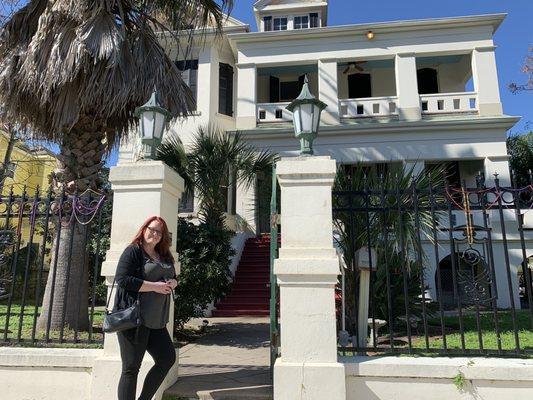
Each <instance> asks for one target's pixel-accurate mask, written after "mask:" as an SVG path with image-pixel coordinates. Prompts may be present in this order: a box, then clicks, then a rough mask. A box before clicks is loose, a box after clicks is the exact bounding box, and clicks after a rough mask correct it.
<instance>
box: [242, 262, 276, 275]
mask: <svg viewBox="0 0 533 400" xmlns="http://www.w3.org/2000/svg"><path fill="white" fill-rule="evenodd" d="M238 271H248V272H251V271H254V272H264V273H266V274H270V266H268V265H256V264H247V265H239V269H237V272H238Z"/></svg>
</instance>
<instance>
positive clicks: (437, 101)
mask: <svg viewBox="0 0 533 400" xmlns="http://www.w3.org/2000/svg"><path fill="white" fill-rule="evenodd" d="M420 110H421V112H422V114H423V115H424V114H426V115H428V114H447V113H477V112H478V108H477V93H476V92H464V93H434V94H424V95H421V96H420Z"/></svg>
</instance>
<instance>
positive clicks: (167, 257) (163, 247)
mask: <svg viewBox="0 0 533 400" xmlns="http://www.w3.org/2000/svg"><path fill="white" fill-rule="evenodd" d="M153 221H157V222H159V223H160V224H161V240H159V242H158V243H157V244H156V245H155V251H156V252H157V254H159V257H160V258H161V259H162V260H164V261H166V262H170V263H174V257H172V253H171V252H170V246H171V244H172V240H171V239H170V232H169V231H168V227H167V223H166V222H165V220H164V219H163V218H161V217H158V216H156V215H153V216H151V217H149V218H148V219H147V220H146V221H144V223H143V224H142V225H141V227H140V228H139V230H138V231H137V233H136V234H135V236H134V238H133V240H132V241H131V244H135V245H137V246H139V247H140V248H141V249H142V244H143V238H144V232H145V231H146V227H147V226H148V225H150V224H151V223H152V222H153Z"/></svg>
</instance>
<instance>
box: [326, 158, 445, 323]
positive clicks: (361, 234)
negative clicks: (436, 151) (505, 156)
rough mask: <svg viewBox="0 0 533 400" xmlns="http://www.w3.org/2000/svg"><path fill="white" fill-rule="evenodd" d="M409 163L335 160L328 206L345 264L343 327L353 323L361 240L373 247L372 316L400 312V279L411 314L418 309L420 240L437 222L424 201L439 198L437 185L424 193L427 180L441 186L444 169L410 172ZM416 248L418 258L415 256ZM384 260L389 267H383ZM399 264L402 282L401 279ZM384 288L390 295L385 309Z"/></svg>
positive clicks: (354, 320) (431, 183) (428, 187)
mask: <svg viewBox="0 0 533 400" xmlns="http://www.w3.org/2000/svg"><path fill="white" fill-rule="evenodd" d="M414 168H415V167H414V166H413V167H405V166H403V165H396V164H389V165H387V168H385V169H380V168H378V167H377V166H372V167H368V166H365V165H364V164H356V165H353V166H350V170H347V168H345V167H344V166H340V168H339V169H338V171H337V176H336V180H335V185H334V191H335V192H336V194H335V195H334V196H333V208H334V209H340V211H337V212H335V213H334V216H333V219H334V220H333V222H334V228H335V230H336V232H337V233H338V245H339V247H340V248H341V249H342V252H343V257H344V262H345V264H346V266H347V269H346V271H345V282H346V286H345V301H346V303H345V304H346V318H347V326H348V330H349V331H351V332H352V333H353V331H354V329H355V324H356V319H355V317H354V316H355V315H356V304H357V303H356V293H357V288H358V286H359V281H358V279H359V271H358V269H357V268H356V266H355V264H356V260H355V259H354V255H355V254H356V251H357V250H359V249H361V248H362V247H364V246H369V245H370V247H372V248H374V249H375V250H376V258H377V259H374V260H372V262H373V265H374V267H377V268H376V269H377V271H376V276H375V280H374V296H373V299H372V300H373V301H374V311H375V315H374V316H375V317H376V318H381V319H385V320H389V317H390V315H392V316H393V320H396V319H397V318H398V317H399V316H401V315H402V313H404V312H405V306H404V291H403V287H404V284H405V283H406V284H407V287H406V289H407V293H408V298H409V302H410V309H411V313H412V314H411V315H417V314H418V315H420V314H421V311H422V305H421V303H420V301H419V298H418V297H419V295H420V294H421V291H422V290H423V289H422V288H421V280H420V277H421V274H422V272H423V269H422V265H423V262H424V261H425V256H424V254H423V250H422V247H421V244H420V240H421V239H429V240H432V236H431V232H432V229H434V226H433V220H434V219H435V226H438V223H437V221H436V219H438V218H439V217H441V216H442V215H441V213H440V212H439V211H435V212H433V213H432V212H431V206H430V202H434V204H435V205H437V204H439V203H440V202H441V201H442V200H443V199H442V196H440V194H439V193H440V191H438V192H437V190H435V192H433V193H430V190H429V189H430V186H431V187H432V188H435V189H436V188H439V189H441V188H442V187H443V185H444V170H443V169H442V168H435V169H434V170H433V171H432V172H431V174H429V173H427V172H426V171H424V172H423V173H420V174H418V175H415V170H414ZM415 204H416V206H415ZM349 206H351V210H350V209H349V208H350V207H349ZM353 209H355V210H359V211H353ZM418 254H420V255H421V256H422V257H421V258H422V259H419V258H418V257H417V256H418ZM385 264H387V266H388V270H389V271H390V273H389V272H386V271H385V267H384V265H385ZM404 269H405V270H406V274H407V282H405V281H404V279H403V278H404V275H403V271H404ZM387 274H388V275H389V277H388V278H387V276H386V275H387ZM388 291H390V293H391V297H392V304H391V305H390V307H391V310H390V311H391V313H390V314H389V304H388V296H387V294H388ZM393 323H394V321H393Z"/></svg>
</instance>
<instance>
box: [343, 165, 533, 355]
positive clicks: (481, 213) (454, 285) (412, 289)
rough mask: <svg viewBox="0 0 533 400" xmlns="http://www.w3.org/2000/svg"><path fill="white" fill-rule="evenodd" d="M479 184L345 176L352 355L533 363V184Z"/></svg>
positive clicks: (346, 319) (347, 338) (347, 329)
mask: <svg viewBox="0 0 533 400" xmlns="http://www.w3.org/2000/svg"><path fill="white" fill-rule="evenodd" d="M491 178H492V177H491ZM467 186H468V185H467V184H466V183H465V182H463V183H462V184H461V186H451V185H449V184H444V182H443V181H441V183H440V184H437V183H436V182H432V180H431V176H430V175H426V176H422V177H419V178H418V179H413V178H412V177H409V179H408V180H407V179H404V180H402V179H397V177H396V179H387V178H384V177H383V175H381V176H379V177H377V178H376V179H369V178H367V176H366V175H364V176H363V175H361V176H358V177H356V176H349V175H346V176H344V177H342V178H339V177H338V178H337V184H336V189H337V190H335V191H334V193H333V213H334V214H333V215H334V224H335V229H336V232H335V237H336V242H337V245H338V247H339V249H340V251H341V252H342V257H341V258H342V260H343V263H342V264H343V265H342V268H341V269H342V271H343V276H342V285H341V284H340V285H339V293H338V296H337V313H338V328H339V351H340V352H341V354H344V355H351V354H368V355H373V354H383V353H392V354H394V353H411V354H414V353H428V354H429V353H434V354H435V353H436V354H443V355H499V356H505V355H521V356H524V355H533V296H532V294H533V284H532V268H533V210H532V208H533V185H531V184H530V185H529V186H526V187H522V188H515V187H502V186H500V180H499V179H498V177H497V176H495V177H494V178H492V179H491V180H490V182H487V183H485V182H484V178H483V177H482V176H478V177H477V178H476V182H475V183H474V184H473V185H472V186H473V187H467ZM341 286H342V291H341V289H340V287H341Z"/></svg>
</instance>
